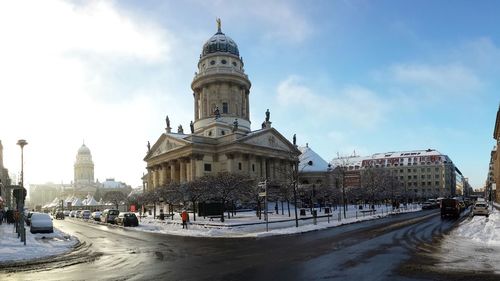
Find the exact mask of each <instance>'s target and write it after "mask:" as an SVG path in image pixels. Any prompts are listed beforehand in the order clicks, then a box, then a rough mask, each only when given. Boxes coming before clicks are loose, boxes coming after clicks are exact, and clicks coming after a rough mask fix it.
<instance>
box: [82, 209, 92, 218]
mask: <svg viewBox="0 0 500 281" xmlns="http://www.w3.org/2000/svg"><path fill="white" fill-rule="evenodd" d="M81 217H82V219H84V220H88V219H90V210H83V211H82V213H81Z"/></svg>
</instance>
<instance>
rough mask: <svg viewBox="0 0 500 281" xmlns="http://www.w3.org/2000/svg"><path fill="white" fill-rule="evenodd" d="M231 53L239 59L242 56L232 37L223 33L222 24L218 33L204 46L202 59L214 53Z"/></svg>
mask: <svg viewBox="0 0 500 281" xmlns="http://www.w3.org/2000/svg"><path fill="white" fill-rule="evenodd" d="M219 52H222V53H229V54H232V55H235V56H237V57H239V56H240V52H239V51H238V45H236V43H235V42H234V41H233V39H231V37H229V36H227V35H226V34H224V33H222V31H221V28H220V24H219V27H218V31H217V33H215V34H214V36H212V37H211V38H210V39H208V41H207V42H205V44H204V45H203V51H202V53H201V57H204V56H206V55H209V54H212V53H219Z"/></svg>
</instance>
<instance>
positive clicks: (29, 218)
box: [25, 212, 33, 226]
mask: <svg viewBox="0 0 500 281" xmlns="http://www.w3.org/2000/svg"><path fill="white" fill-rule="evenodd" d="M32 215H33V212H29V213H28V215H27V216H26V220H25V221H26V225H27V226H29V225H30V223H31V216H32Z"/></svg>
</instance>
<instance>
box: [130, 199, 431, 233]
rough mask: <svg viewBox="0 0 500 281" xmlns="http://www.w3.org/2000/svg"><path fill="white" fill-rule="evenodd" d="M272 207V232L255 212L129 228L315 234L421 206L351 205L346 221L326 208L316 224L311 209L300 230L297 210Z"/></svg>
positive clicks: (155, 221) (177, 219) (147, 222)
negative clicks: (369, 208)
mask: <svg viewBox="0 0 500 281" xmlns="http://www.w3.org/2000/svg"><path fill="white" fill-rule="evenodd" d="M272 206H274V205H271V206H270V207H271V208H272ZM271 208H269V212H272V213H270V214H269V224H268V228H269V231H266V223H265V220H264V216H263V215H262V219H261V220H259V219H258V217H257V216H256V213H255V211H247V212H237V213H236V216H234V217H231V218H230V219H227V213H226V219H225V221H224V222H220V219H219V218H213V219H212V220H211V219H210V218H208V217H207V218H203V217H198V216H197V217H196V221H194V220H193V216H192V215H193V214H192V213H191V214H190V220H191V221H190V224H189V226H188V229H187V230H186V229H182V223H181V220H180V215H179V214H178V213H175V214H174V219H170V218H168V219H165V220H164V221H161V220H158V219H153V217H152V216H148V217H146V218H142V219H141V221H140V224H139V227H135V228H130V229H134V230H137V231H148V232H157V233H165V234H171V235H180V236H195V237H228V238H229V237H265V236H271V235H287V234H294V233H301V232H308V231H314V230H319V229H325V228H329V227H334V226H338V225H342V224H349V223H353V222H357V221H363V220H371V219H376V218H382V217H385V216H388V215H391V214H395V213H403V212H414V211H420V210H421V208H420V206H418V205H409V206H408V208H406V209H403V208H401V209H399V210H395V211H393V210H392V208H391V206H385V205H381V206H376V207H375V209H376V212H375V214H368V213H363V212H361V210H360V209H359V208H358V207H357V206H348V210H347V213H346V218H344V217H343V213H341V214H339V211H341V210H339V209H336V210H334V211H333V214H331V216H330V217H326V214H325V213H324V209H322V210H321V211H320V210H319V209H316V210H317V212H318V218H317V220H316V224H315V223H314V220H313V218H312V216H311V213H310V211H309V209H307V211H306V215H305V216H299V227H295V213H294V209H291V210H290V213H291V216H290V217H289V216H288V211H287V210H286V209H285V212H284V215H281V210H280V214H276V213H275V212H274V211H271ZM364 210H366V208H364ZM298 212H299V211H298ZM299 213H300V212H299ZM322 216H324V217H322ZM301 218H302V219H301Z"/></svg>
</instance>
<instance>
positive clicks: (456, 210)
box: [441, 198, 462, 218]
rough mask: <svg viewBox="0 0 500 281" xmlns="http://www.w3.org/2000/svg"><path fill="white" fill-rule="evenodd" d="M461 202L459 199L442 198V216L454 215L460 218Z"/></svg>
mask: <svg viewBox="0 0 500 281" xmlns="http://www.w3.org/2000/svg"><path fill="white" fill-rule="evenodd" d="M461 209H462V208H461V206H460V202H459V201H458V199H454V198H447V199H443V200H441V218H444V217H446V216H452V217H455V218H458V217H459V216H460V212H461V211H462V210H461Z"/></svg>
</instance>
